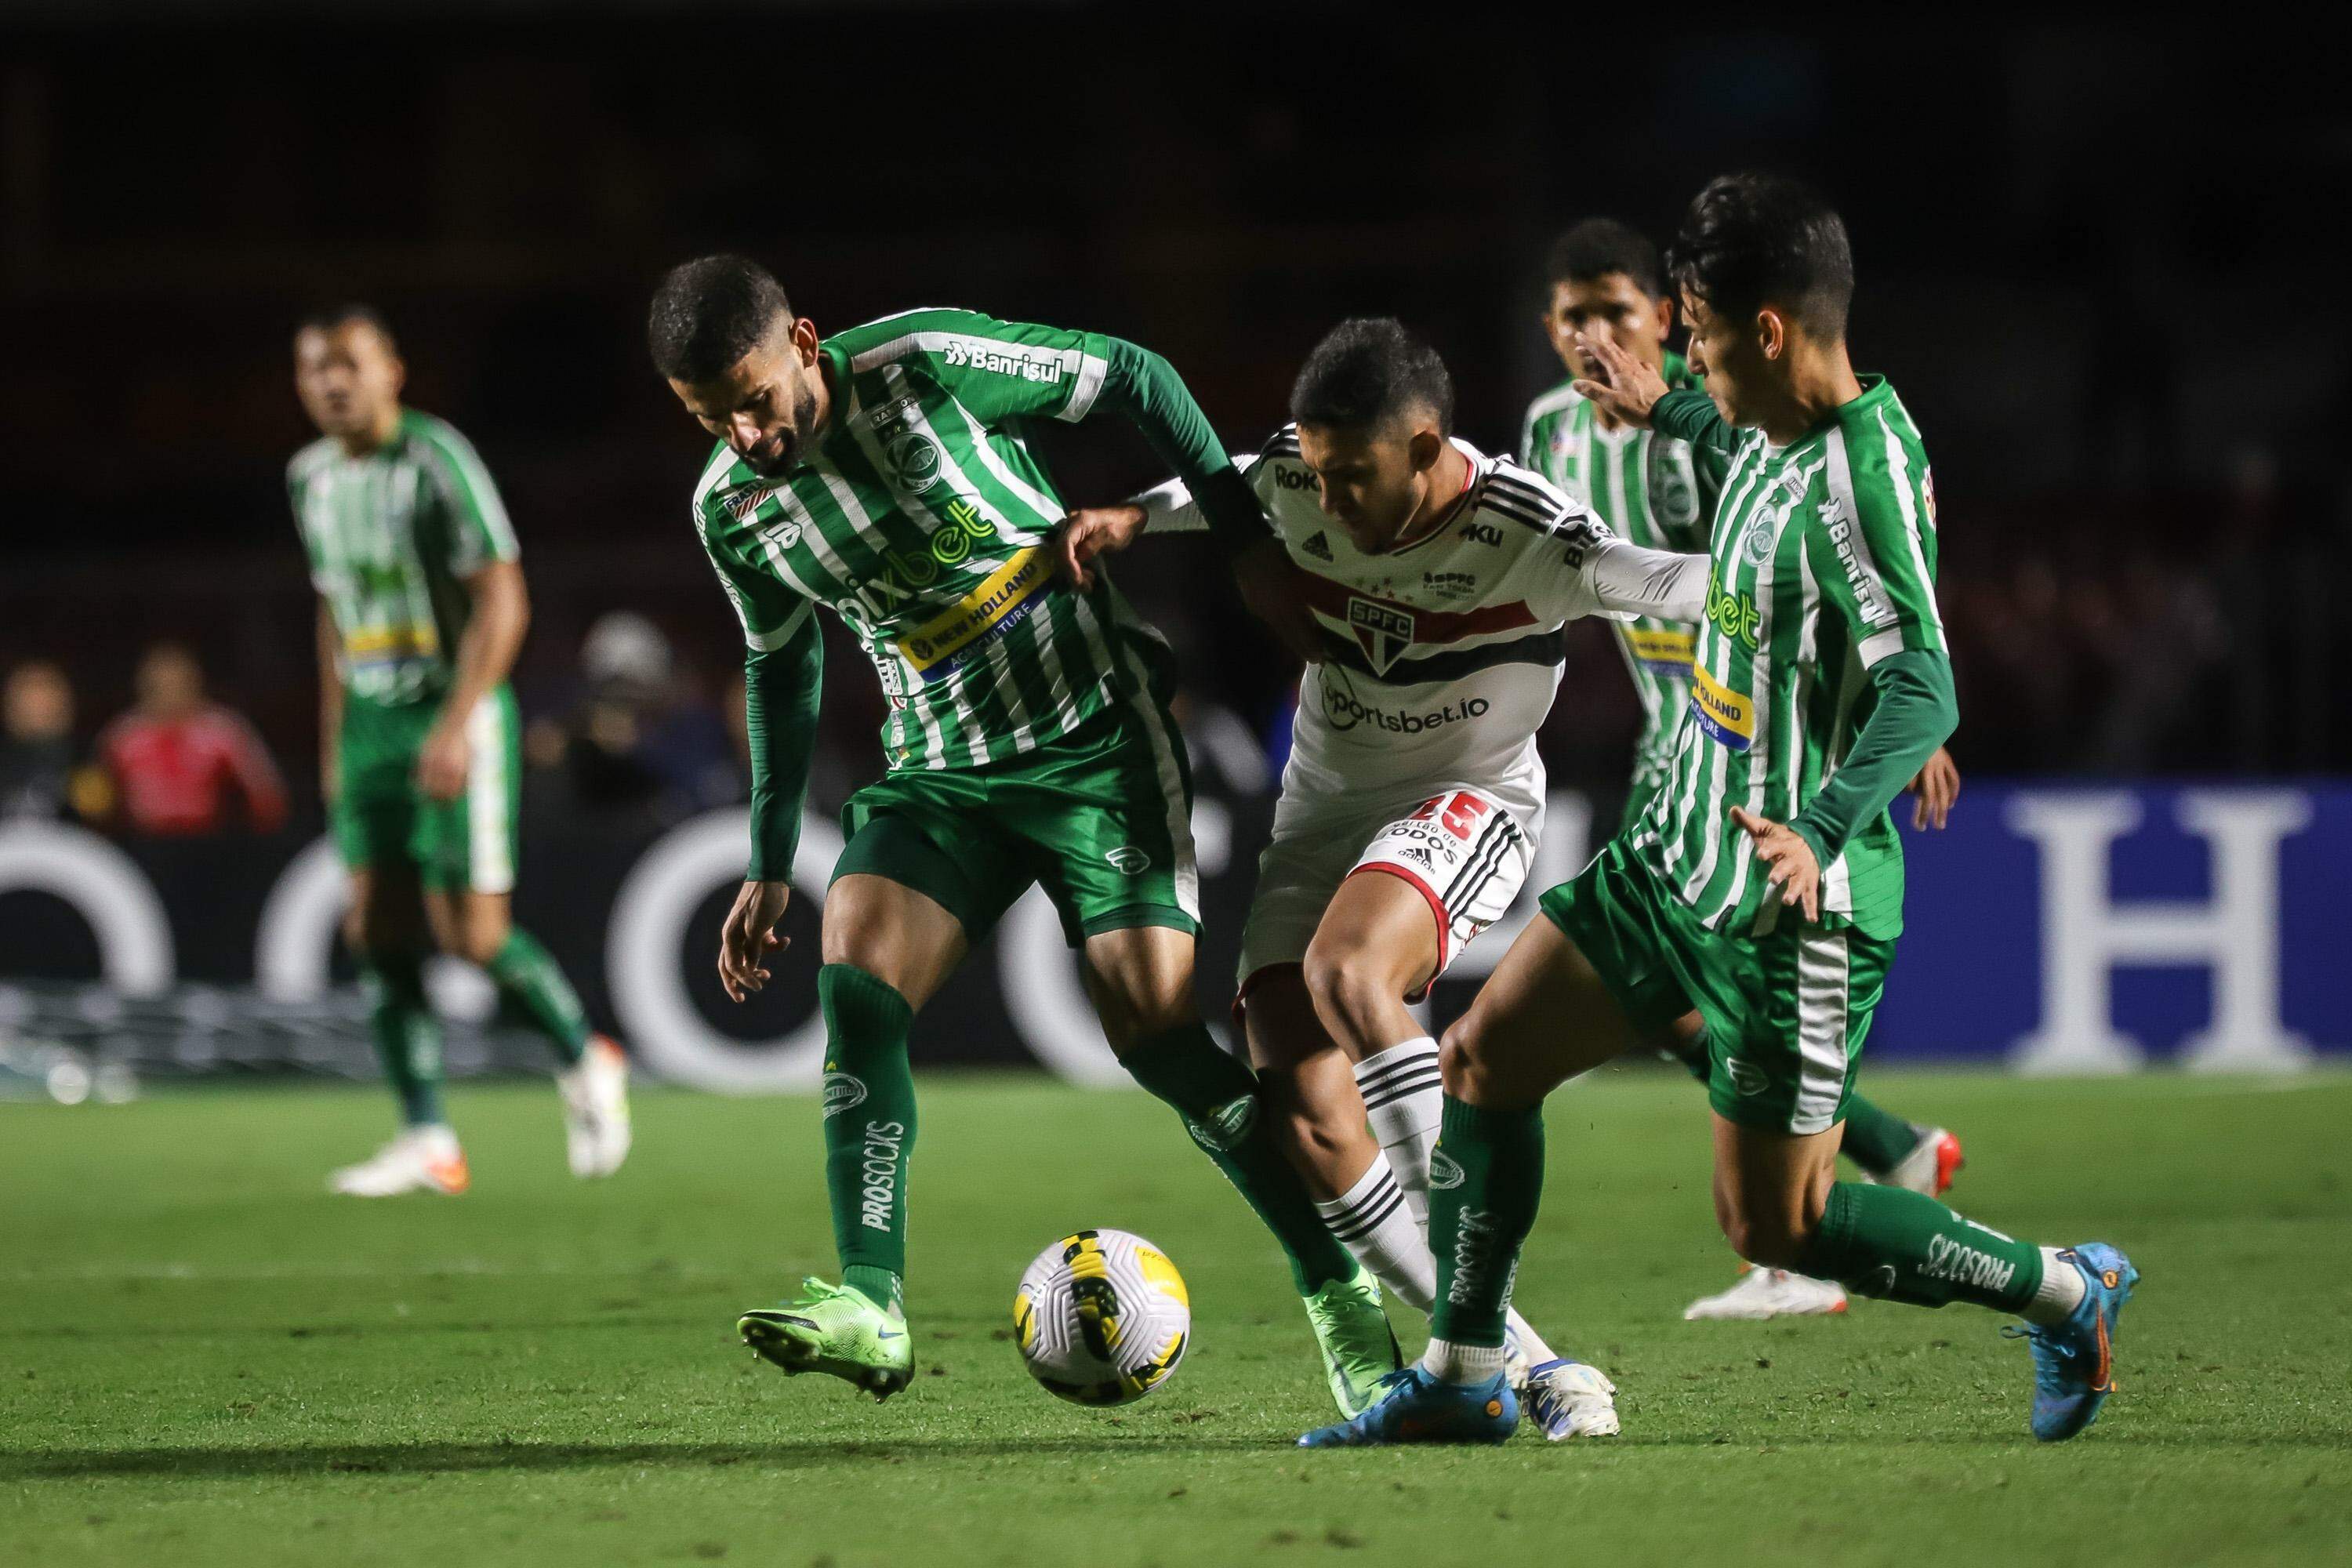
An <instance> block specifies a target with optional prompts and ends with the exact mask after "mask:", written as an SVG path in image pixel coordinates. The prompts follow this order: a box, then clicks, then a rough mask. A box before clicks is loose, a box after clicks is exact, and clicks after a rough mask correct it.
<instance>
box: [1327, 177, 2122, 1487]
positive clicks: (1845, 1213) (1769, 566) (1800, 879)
mask: <svg viewBox="0 0 2352 1568" xmlns="http://www.w3.org/2000/svg"><path fill="white" fill-rule="evenodd" d="M1672 271H1673V276H1674V277H1675V281H1676V282H1677V284H1678V285H1679V286H1680V288H1681V290H1682V299H1683V306H1684V310H1685V313H1686V316H1687V319H1688V320H1689V322H1690V327H1691V347H1692V366H1693V368H1694V369H1695V370H1698V371H1700V372H1702V373H1703V374H1706V377H1707V384H1706V392H1705V393H1703V394H1702V393H1699V392H1696V391H1688V390H1685V391H1680V392H1675V391H1671V390H1669V389H1668V387H1667V386H1666V384H1665V383H1664V379H1663V378H1662V377H1661V376H1659V375H1658V374H1657V372H1656V371H1655V369H1654V368H1653V367H1651V366H1649V365H1645V364H1643V363H1641V362H1640V361H1638V360H1636V359H1634V358H1633V356H1632V355H1631V354H1629V353H1624V352H1623V351H1622V350H1620V349H1618V348H1617V347H1616V346H1615V345H1614V344H1613V343H1608V342H1600V341H1598V340H1591V339H1588V343H1589V345H1590V351H1591V359H1592V361H1593V362H1594V368H1595V369H1596V370H1597V371H1598V373H1599V374H1598V375H1597V376H1593V377H1587V378H1585V379H1583V380H1581V381H1580V383H1579V390H1580V392H1582V393H1583V394H1584V395H1586V396H1588V397H1590V398H1592V399H1594V400H1595V401H1597V402H1600V403H1601V404H1602V405H1603V406H1604V407H1605V408H1606V409H1607V410H1608V412H1609V413H1610V415H1611V416H1612V418H1615V419H1617V420H1619V421H1621V422H1622V423H1625V424H1629V425H1648V426H1654V427H1655V428H1657V429H1658V430H1660V431H1663V432H1664V433H1667V434H1670V435H1674V436H1675V437H1678V438H1681V439H1684V440H1687V441H1690V442H1692V443H1693V444H1694V445H1705V446H1710V447H1716V448H1717V449H1719V450H1721V451H1723V452H1725V453H1726V454H1727V457H1728V459H1729V466H1728V469H1727V473H1726V476H1725V479H1724V487H1723V494H1722V498H1721V500H1719V501H1718V502H1717V508H1716V511H1715V519H1714V527H1713V529H1712V531H1711V533H1710V538H1709V542H1710V547H1711V552H1712V561H1711V570H1710V573H1709V577H1708V583H1707V591H1706V624H1705V626H1703V627H1702V628H1701V630H1700V632H1699V637H1698V644H1697V647H1696V650H1695V655H1694V658H1693V666H1692V685H1693V689H1694V699H1695V700H1694V705H1693V709H1692V718H1691V721H1689V722H1687V723H1685V724H1684V725H1683V726H1682V728H1681V730H1680V731H1678V732H1677V734H1676V736H1675V761H1674V766H1673V769H1672V770H1671V772H1670V773H1669V774H1668V776H1667V779H1666V783H1665V786H1664V789H1662V790H1661V791H1660V792H1659V793H1658V795H1656V796H1655V798H1654V799H1653V801H1652V802H1651V805H1650V807H1649V810H1648V811H1647V812H1646V813H1645V814H1644V815H1643V817H1642V819H1641V821H1640V822H1639V823H1637V824H1635V825H1633V826H1632V827H1631V828H1629V829H1627V830H1624V831H1622V832H1620V833H1619V835H1618V836H1617V837H1616V838H1614V839H1612V841H1611V842H1610V843H1609V845H1608V846H1607V847H1605V848H1603V849H1602V850H1601V853H1600V854H1599V855H1598V856H1597V857H1595V858H1594V859H1593V861H1592V863H1591V865H1590V866H1588V867H1586V868H1585V869H1584V870H1583V871H1581V872H1580V873H1579V874H1578V875H1577V876H1576V878H1575V879H1573V880H1571V881H1570V882H1567V883H1565V884H1563V885H1561V886H1560V887H1557V888H1554V889H1551V890H1550V891H1549V892H1548V893H1546V894H1545V895H1544V897H1543V900H1542V907H1543V911H1544V914H1545V916H1546V919H1544V920H1542V921H1535V922H1534V923H1532V924H1530V925H1529V926H1528V929H1527V930H1526V931H1525V932H1524V933H1522V934H1521V936H1520V937H1519V939H1518V941H1517V942H1515V943H1514V944H1513V945H1512V948H1511V951H1510V952H1508V953H1507V954H1506V955H1505V956H1504V959H1503V962H1502V963H1501V964H1500V965H1499V966H1498V967H1497V968H1496V971H1495V973H1494V975H1493V977H1492V978H1491V979H1490V980H1488V981H1487V983H1486V986H1485V988H1484V989H1482V990H1481V991H1480V992H1479V994H1478V996H1477V999H1476V1000H1475V1002H1473V1003H1472V1004H1471V1007H1470V1011H1469V1012H1468V1013H1467V1014H1465V1016H1464V1017H1463V1018H1462V1019H1461V1021H1460V1022H1458V1023H1456V1024H1455V1025H1454V1027H1453V1028H1451V1029H1449V1030H1448V1031H1447V1032H1446V1041H1445V1048H1446V1059H1445V1068H1444V1071H1445V1090H1446V1094H1445V1103H1444V1131H1443V1132H1442V1134H1441V1136H1440V1138H1439V1140H1438V1146H1437V1149H1436V1152H1435V1153H1434V1154H1433V1157H1432V1164H1433V1176H1432V1188H1433V1200H1432V1204H1431V1215H1430V1231H1431V1240H1432V1241H1433V1244H1434V1247H1435V1250H1436V1254H1437V1258H1438V1281H1437V1300H1438V1307H1437V1314H1436V1321H1435V1324H1434V1332H1433V1336H1432V1338H1431V1340H1430V1343H1429V1349H1428V1351H1427V1352H1426V1353H1425V1354H1424V1356H1423V1359H1422V1362H1421V1363H1419V1364H1418V1365H1416V1366H1415V1367H1413V1368H1412V1369H1411V1370H1409V1371H1408V1372H1406V1373H1404V1374H1403V1375H1402V1376H1401V1377H1399V1378H1397V1379H1395V1380H1393V1381H1392V1382H1391V1384H1390V1385H1389V1388H1388V1391H1387V1393H1386V1394H1384V1395H1383V1397H1382V1398H1381V1402H1380V1403H1379V1404H1378V1405H1374V1406H1373V1407H1372V1408H1371V1409H1370V1410H1369V1411H1367V1412H1365V1413H1364V1414H1363V1415H1360V1416H1359V1417H1357V1418H1356V1419H1354V1420H1352V1421H1349V1422H1345V1423H1342V1424H1340V1425H1338V1426H1328V1427H1324V1428H1322V1429H1320V1430H1318V1431H1315V1432H1311V1433H1308V1434H1307V1436H1304V1437H1303V1438H1301V1439H1300V1441H1301V1442H1302V1443H1303V1444H1305V1445H1307V1446H1308V1447H1328V1446H1352V1445H1360V1444H1385V1443H1402V1442H1444V1441H1464V1442H1494V1441H1500V1440H1501V1439H1502V1438H1503V1437H1506V1436H1509V1434H1510V1431H1511V1429H1512V1427H1513V1426H1515V1425H1516V1424H1517V1405H1516V1401H1515V1399H1514V1397H1513V1395H1512V1394H1511V1391H1510V1388H1509V1385H1508V1384H1507V1381H1506V1379H1505V1377H1504V1374H1503V1368H1504V1359H1505V1350H1504V1340H1505V1332H1506V1328H1505V1312H1506V1310H1507V1306H1508V1304H1509V1300H1510V1294H1511V1282H1512V1277H1513V1275H1514V1274H1515V1273H1516V1272H1517V1267H1518V1252H1519V1248H1520V1246H1521V1244H1522V1243H1523V1242H1524V1241H1525V1239H1526V1237H1527V1235H1528V1231H1529V1229H1530V1228H1531V1227H1532V1226H1533V1225H1534V1223H1535V1216H1536V1210H1537V1206H1538V1203H1539V1201H1540V1199H1541V1195H1542V1185H1543V1163H1544V1148H1543V1145H1544V1128H1543V1101H1544V1099H1545V1097H1546V1096H1547V1095H1548V1094H1549V1093H1550V1091H1551V1090H1552V1089H1554V1088H1555V1087H1557V1086H1558V1085H1559V1083H1561V1082H1563V1081H1565V1080H1566V1079H1569V1078H1570V1077H1572V1076H1574V1075H1575V1074H1577V1073H1579V1072H1581V1071H1584V1070H1585V1069H1586V1068H1591V1067H1593V1066H1597V1065H1598V1064H1599V1063H1601V1062H1602V1061H1605V1060H1607V1059H1609V1058H1611V1057H1613V1056H1615V1055H1616V1054H1617V1053H1618V1052H1619V1051H1621V1050H1622V1049H1624V1048H1625V1047H1627V1046H1629V1045H1633V1044H1636V1043H1639V1042H1640V1041H1641V1040H1642V1039H1643V1037H1644V1036H1645V1035H1647V1034H1649V1033H1650V1032H1652V1031H1654V1030H1655V1029H1656V1028H1658V1027H1659V1026H1662V1025H1664V1024H1665V1023H1667V1022H1669V1021H1671V1020H1672V1019H1675V1018H1677V1017H1680V1016H1682V1015H1684V1014H1685V1013H1687V1012H1689V1011H1690V1010H1691V1008H1692V1006H1693V1005H1694V1004H1696V1006H1697V1008H1698V1009H1699V1011H1700V1012H1701V1013H1702V1014H1704V1015H1705V1016H1706V1030H1707V1039H1708V1045H1709V1047H1710V1050H1711V1052H1712V1056H1713V1072H1712V1075H1711V1077H1710V1079H1709V1081H1708V1084H1707V1099H1708V1103H1709V1105H1710V1106H1711V1108H1712V1110H1713V1113H1714V1145H1715V1202H1716V1212H1717V1218H1718V1220H1719V1221H1720V1222H1721V1224H1722V1226H1723V1231H1724V1235H1725V1236H1726V1237H1727V1238H1728V1239H1729V1240H1730V1242H1731V1244H1732V1246H1733V1247H1735V1248H1736V1249H1738V1252H1739V1253H1740V1254H1741V1255H1742V1256H1743V1257H1745V1258H1748V1260H1749V1261H1751V1262H1754V1263H1757V1264H1759V1265H1763V1266H1768V1267H1773V1268H1795V1269H1800V1270H1801V1271H1803V1272H1804V1273H1806V1274H1809V1275H1812V1276H1815V1277H1819V1278H1824V1279H1837V1280H1841V1281H1843V1283H1844V1284H1845V1286H1846V1287H1847V1289H1853V1290H1858V1291H1860V1292H1862V1293H1863V1294H1864V1295H1868V1296H1874V1297H1879V1298H1882V1299H1885V1300H1895V1301H1904V1302H1908V1303H1911V1304H1914V1305H1917V1306H1930V1307H1940V1306H1942V1305H1944V1304H1945V1303H1947V1302H1949V1301H1968V1302H1973V1303H1975V1304H1977V1305H1979V1306H1984V1307H1990V1308H1991V1309H1993V1310H1996V1311H2001V1312H2011V1313H2015V1314H2017V1315H2018V1316H2020V1317H2021V1318H2022V1319H2024V1321H2025V1326H2024V1327H2023V1328H2022V1329H2021V1330H2019V1332H2021V1334H2022V1335H2023V1336H2024V1337H2025V1338H2026V1339H2027V1340H2028V1341H2029V1342H2030V1344H2031V1346H2032V1356H2033V1363H2034V1392H2033V1399H2032V1416H2031V1421H2030V1425H2031V1427H2032V1432H2033V1435H2034V1436H2036V1437H2039V1438H2041V1439H2042V1440H2044V1441H2051V1442H2054V1441H2059V1440H2063V1439H2064V1438H2068V1437H2071V1436H2074V1435H2075V1434H2076V1433H2078V1432H2080V1431H2081V1430H2083V1428H2084V1427H2085V1426H2089V1425H2090V1424H2091V1422H2092V1421H2093V1420H2094V1419H2095V1418H2096V1416H2097V1415H2098V1413H2099V1409H2100V1407H2101V1405H2103V1404H2104V1403H2105V1399H2106V1397H2107V1394H2109V1392H2110V1391H2111V1390H2112V1389H2113V1387H2114V1383H2113V1378H2112V1375H2111V1367H2110V1346H2111V1342H2112V1339H2113V1335H2114V1332H2115V1329H2116V1321H2117V1318H2118V1316H2119V1315H2120V1313H2121V1310H2122V1308H2123V1306H2124V1303H2125V1302H2126V1300H2129V1298H2130V1296H2131V1292H2132V1288H2133V1285H2134V1284H2135V1283H2136V1281H2137V1279H2138V1274H2137V1270H2136V1269H2134V1268H2132V1266H2131V1263H2130V1261H2129V1259H2127V1258H2125V1257H2124V1255H2123V1254H2122V1253H2121V1252H2119V1251H2117V1250H2116V1248H2114V1247H2110V1246H2108V1245H2106V1244H2105V1243H2102V1242H2087V1243H2084V1244H2082V1245H2080V1246H2077V1247H2065V1248H2052V1247H2037V1246H2034V1245H2032V1243H2029V1242H2021V1241H2018V1240H2015V1239H2013V1238H2012V1237H2008V1236H2005V1235H2003V1234H2002V1233H2000V1232H1999V1231H1996V1230H1993V1229H1990V1227H1988V1226H1982V1225H1979V1224H1977V1223H1975V1222H1974V1221H1972V1220H1968V1219H1964V1218H1962V1217H1961V1216H1960V1215H1957V1214H1954V1213H1953V1212H1952V1211H1951V1210H1950V1209H1948V1208H1946V1207H1945V1206H1944V1205H1942V1204H1940V1203H1938V1202H1937V1201H1936V1200H1935V1199H1934V1198H1932V1197H1930V1196H1928V1195H1927V1194H1924V1193H1916V1192H1912V1191H1909V1190H1906V1189H1905V1188H1901V1187H1894V1186H1880V1185H1872V1184H1864V1183H1853V1182H1840V1181H1838V1180H1836V1175H1837V1164H1836V1163H1837V1152H1838V1144H1839V1141H1840V1139H1841V1137H1842V1135H1843V1120H1844V1115H1845V1111H1846V1107H1847V1102H1848V1098H1849V1096H1850V1094H1851V1091H1852V1086H1853V1072H1854V1063H1855V1061H1856V1059H1857V1058H1858V1057H1859V1055H1860V1053H1861V1050H1862V1047H1863V1045H1864V1039H1865V1038H1866V1037H1867V1035H1868V1032H1869V1027H1870V1020H1871V1017H1872V1015H1873V1014H1874V1012H1875V1011H1876V1008H1877V1005H1878V1001H1879V998H1880V995H1881V993H1882V989H1883V987H1884V984H1885V977H1886V973H1887V968H1888V965H1889V964H1890V963H1891V962H1892V961H1893V958H1894V955H1895V940H1896V938H1897V937H1899V936H1900V934H1901V932H1902V929H1903V856H1902V844H1901V840H1900V839H1899V838H1898V837H1896V834H1895V826H1894V823H1893V821H1892V820H1891V819H1890V818H1889V816H1888V815H1887V805H1888V804H1889V803H1890V802H1891V801H1893V800H1894V798H1895V796H1896V795H1898V794H1899V793H1901V791H1902V789H1903V787H1904V784H1906V781H1908V780H1909V779H1911V778H1913V777H1915V776H1916V774H1917V773H1918V771H1919V769H1920V768H1921V767H1923V766H1924V765H1925V764H1926V763H1927V760H1928V758H1929V757H1930V756H1931V755H1933V754H1934V752H1935V751H1936V749H1937V747H1938V746H1939V745H1940V744H1941V743H1942V742H1943V741H1944V739H1945V738H1946V737H1947V736H1948V735H1949V734H1950V733H1951V732H1952V730H1953V728H1954V726H1955V724H1956V723H1957V722H1958V702H1957V700H1956V699H1955V697H1954V694H1953V687H1952V669H1951V661H1950V659H1949V658H1948V655H1947V653H1946V648H1945V641H1944V626H1943V619H1942V616H1941V614H1940V613H1939V611H1938V609H1937V604H1936V591H1935V575H1936V553H1937V540H1936V503H1935V485H1934V481H1933V479H1931V478H1930V477H1929V473H1928V468H1927V453H1926V450H1925V448H1924V447H1922V445H1921V443H1920V439H1919V433H1918V430H1917V428H1916V426H1914V425H1913V424H1912V422H1911V417H1910V415H1909V414H1908V412H1907V411H1906V409H1905V408H1904V406H1903V404H1902V401H1901V400H1900V399H1899V398H1897V397H1896V396H1895V391H1894V389H1893V388H1892V387H1891V386H1889V385H1888V384H1886V382H1885V379H1884V378H1882V377H1878V376H1870V377H1867V378H1864V377H1860V376H1857V375H1856V374H1854V371H1853V363H1852V362H1851V361H1850V360H1849V358H1848V357H1847V353H1846V343H1845V323H1846V311H1847V308H1848V305H1849V303H1850V302H1851V300H1852V298H1853V258H1852V253H1851V251H1850V249H1849V247H1848V245H1847V240H1846V234H1845V226H1844V224H1843V221H1842V220H1841V219H1840V218H1839V216H1837V214H1836V213H1835V212H1834V211H1832V209H1831V208H1830V207H1829V206H1828V205H1826V204H1824V203H1823V202H1822V200H1821V199H1820V198H1819V197H1818V196H1816V195H1813V194H1812V193H1811V192H1810V191H1808V190H1806V189H1805V188H1804V187H1803V186H1801V185H1798V184H1794V183H1793V182H1790V181H1787V180H1783V179H1777V178H1772V177H1768V176H1757V175H1729V176H1726V177H1723V178H1720V179H1717V180H1716V181H1714V182H1713V183H1711V184H1709V185H1708V186H1707V187H1706V189H1705V190H1704V191H1702V192H1700V193H1699V195H1698V196H1697V197H1696V199H1695V200H1694V201H1693V202H1692V204H1691V206H1690V209H1689V211H1688V213H1687V214H1686V215H1685V218H1684V220H1683V226H1682V232H1681V234H1680V235H1679V236H1678V237H1677V239H1676V242H1675V253H1674V261H1673V268H1672ZM1718 411H1719V412H1718ZM1726 421H1729V423H1726ZM1733 426H1741V427H1742V428H1739V429H1737V430H1735V429H1734V428H1733Z"/></svg>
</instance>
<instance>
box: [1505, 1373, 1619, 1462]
mask: <svg viewBox="0 0 2352 1568" xmlns="http://www.w3.org/2000/svg"><path fill="white" fill-rule="evenodd" d="M1616 1393H1617V1385H1616V1384H1613V1383H1612V1382H1610V1381H1609V1379H1608V1378H1607V1377H1605V1376H1603V1375H1602V1374H1601V1369H1600V1368H1599V1367H1597V1366H1587V1365H1586V1364H1585V1363H1582V1362H1580V1361H1564V1360H1563V1361H1548V1362H1546V1363H1543V1364H1542V1365H1541V1366H1538V1367H1532V1368H1530V1369H1529V1370H1528V1392H1527V1397H1526V1398H1525V1399H1524V1400H1523V1401H1521V1407H1522V1408H1524V1409H1525V1410H1526V1411H1527V1413H1528V1417H1529V1419H1531V1420H1533V1421H1534V1422H1535V1424H1536V1425H1537V1426H1538V1427H1540V1428H1541V1429H1542V1431H1543V1435H1544V1436H1546V1437H1548V1438H1549V1439H1550V1440H1551V1441H1553V1442H1555V1443H1558V1442H1561V1441H1563V1440H1565V1439H1567V1438H1570V1437H1614V1436H1616V1435H1617V1400H1616V1397H1615V1396H1616Z"/></svg>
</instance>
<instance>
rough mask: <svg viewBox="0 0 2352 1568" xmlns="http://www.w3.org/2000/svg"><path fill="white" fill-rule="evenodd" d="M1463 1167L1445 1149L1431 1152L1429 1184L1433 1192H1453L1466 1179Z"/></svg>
mask: <svg viewBox="0 0 2352 1568" xmlns="http://www.w3.org/2000/svg"><path fill="white" fill-rule="evenodd" d="M1464 1179H1465V1178H1464V1176H1463V1173H1462V1167H1461V1166H1460V1165H1459V1164H1458V1163H1455V1161H1454V1156H1453V1155H1451V1154H1449V1153H1447V1152H1445V1151H1444V1150H1443V1149H1432V1150H1431V1151H1430V1152H1429V1185H1430V1189H1431V1190H1432V1191H1433V1192H1441V1193H1443V1192H1451V1191H1452V1190H1453V1189H1454V1188H1455V1187H1458V1186H1460V1185H1461V1184H1462V1183H1463V1181H1464Z"/></svg>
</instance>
